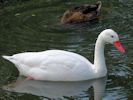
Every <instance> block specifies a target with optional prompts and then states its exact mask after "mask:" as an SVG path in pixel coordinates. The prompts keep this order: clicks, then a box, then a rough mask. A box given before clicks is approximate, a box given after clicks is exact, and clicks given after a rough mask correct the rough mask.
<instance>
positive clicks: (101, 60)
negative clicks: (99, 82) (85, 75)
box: [94, 36, 107, 72]
mask: <svg viewBox="0 0 133 100" xmlns="http://www.w3.org/2000/svg"><path fill="white" fill-rule="evenodd" d="M104 45H105V42H104V40H103V39H102V37H101V36H99V37H98V39H97V41H96V45H95V55H94V66H95V68H96V70H97V72H107V69H106V64H105V57H104Z"/></svg>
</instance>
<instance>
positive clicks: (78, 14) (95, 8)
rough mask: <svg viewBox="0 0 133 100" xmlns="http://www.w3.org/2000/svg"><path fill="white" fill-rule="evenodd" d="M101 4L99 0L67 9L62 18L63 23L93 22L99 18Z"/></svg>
mask: <svg viewBox="0 0 133 100" xmlns="http://www.w3.org/2000/svg"><path fill="white" fill-rule="evenodd" d="M101 5H102V3H101V1H99V2H97V3H96V4H92V5H90V4H85V5H81V6H76V7H74V8H72V9H70V10H67V11H65V13H64V14H63V16H62V18H61V24H67V23H81V22H93V21H94V20H98V19H99V15H100V9H101Z"/></svg>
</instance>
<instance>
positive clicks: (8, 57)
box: [2, 55, 14, 62]
mask: <svg viewBox="0 0 133 100" xmlns="http://www.w3.org/2000/svg"><path fill="white" fill-rule="evenodd" d="M2 57H3V58H4V59H6V60H9V61H10V62H14V58H13V57H12V56H4V55H3V56H2Z"/></svg>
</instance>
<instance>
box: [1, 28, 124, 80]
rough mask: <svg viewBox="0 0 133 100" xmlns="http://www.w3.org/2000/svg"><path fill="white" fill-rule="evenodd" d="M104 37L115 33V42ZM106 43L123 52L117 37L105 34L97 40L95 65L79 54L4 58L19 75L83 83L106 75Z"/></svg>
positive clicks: (56, 52)
mask: <svg viewBox="0 0 133 100" xmlns="http://www.w3.org/2000/svg"><path fill="white" fill-rule="evenodd" d="M105 33H106V34H107V33H108V34H109V35H110V34H112V33H113V37H114V38H113V39H110V40H109V39H108V38H110V36H109V37H108V36H106V38H105V39H104V38H103V37H105V36H104V35H105ZM106 39H107V41H108V42H111V43H115V46H116V47H117V49H118V50H119V51H120V52H124V49H123V48H122V47H121V45H120V43H119V42H118V41H117V40H119V38H118V36H117V34H116V33H115V32H114V31H113V30H110V29H108V30H105V31H103V32H102V33H101V34H100V35H99V36H98V39H97V42H96V46H95V59H94V64H92V63H91V62H90V61H89V60H87V59H86V58H84V57H83V56H81V55H79V54H76V53H72V52H68V51H63V50H48V51H42V52H26V53H19V54H15V55H13V56H3V58H5V59H7V60H9V61H11V62H12V63H14V64H15V65H16V67H17V68H18V70H19V72H20V75H23V76H26V77H29V76H30V77H32V78H33V79H35V80H48V81H81V80H88V79H93V78H99V77H103V76H105V75H106V74H107V69H106V64H105V58H104V45H105V43H106Z"/></svg>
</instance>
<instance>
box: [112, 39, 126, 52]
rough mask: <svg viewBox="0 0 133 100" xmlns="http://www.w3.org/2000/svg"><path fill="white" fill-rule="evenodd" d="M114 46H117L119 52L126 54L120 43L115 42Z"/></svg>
mask: <svg viewBox="0 0 133 100" xmlns="http://www.w3.org/2000/svg"><path fill="white" fill-rule="evenodd" d="M113 45H114V46H115V48H116V49H117V50H118V51H119V52H121V53H125V49H124V48H123V47H122V45H121V43H120V41H115V42H114V43H113Z"/></svg>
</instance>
